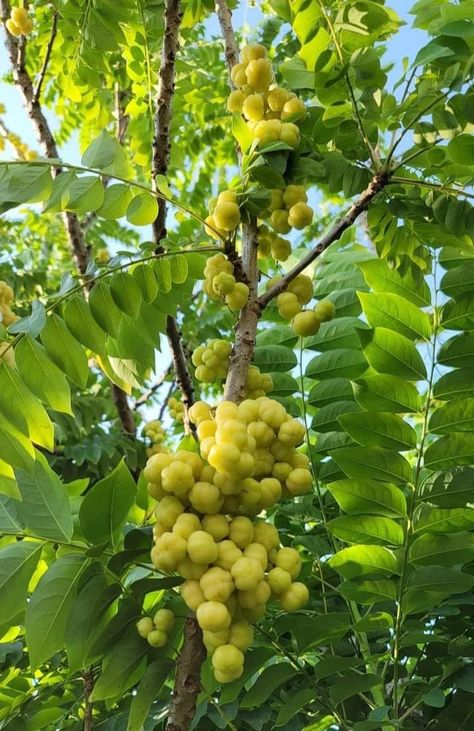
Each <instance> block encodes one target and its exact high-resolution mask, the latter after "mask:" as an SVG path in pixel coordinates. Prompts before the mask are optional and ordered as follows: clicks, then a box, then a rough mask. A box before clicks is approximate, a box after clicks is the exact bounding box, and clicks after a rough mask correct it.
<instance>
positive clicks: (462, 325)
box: [441, 293, 474, 330]
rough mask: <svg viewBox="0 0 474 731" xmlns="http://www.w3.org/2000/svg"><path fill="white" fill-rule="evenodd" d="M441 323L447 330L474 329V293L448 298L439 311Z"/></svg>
mask: <svg viewBox="0 0 474 731" xmlns="http://www.w3.org/2000/svg"><path fill="white" fill-rule="evenodd" d="M441 325H442V326H443V327H444V328H446V329H447V330H474V294H472V293H469V294H465V295H463V296H462V297H459V298H458V299H456V300H449V302H447V303H446V304H445V305H444V307H443V309H442V312H441Z"/></svg>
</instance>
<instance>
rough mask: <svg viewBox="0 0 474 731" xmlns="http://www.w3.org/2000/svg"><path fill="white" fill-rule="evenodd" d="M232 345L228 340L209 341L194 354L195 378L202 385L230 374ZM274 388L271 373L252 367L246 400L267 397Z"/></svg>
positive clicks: (246, 385)
mask: <svg viewBox="0 0 474 731" xmlns="http://www.w3.org/2000/svg"><path fill="white" fill-rule="evenodd" d="M231 352H232V344H231V343H230V342H229V341H228V340H219V339H217V338H216V339H215V340H209V342H208V343H207V344H206V345H199V346H198V347H197V348H196V349H195V350H194V352H193V355H192V362H193V365H194V366H195V367H196V371H195V376H196V378H197V380H198V381H201V382H202V383H213V382H214V381H217V380H220V379H224V378H225V377H226V376H227V373H228V372H229V366H230V354H231ZM272 388H273V380H272V377H271V375H270V374H269V373H260V368H258V367H257V366H250V367H249V369H248V371H247V378H246V381H245V388H244V391H243V395H244V398H250V399H255V398H258V397H259V396H265V395H266V394H267V393H269V392H270V391H271V390H272Z"/></svg>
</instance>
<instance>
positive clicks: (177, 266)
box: [169, 254, 188, 284]
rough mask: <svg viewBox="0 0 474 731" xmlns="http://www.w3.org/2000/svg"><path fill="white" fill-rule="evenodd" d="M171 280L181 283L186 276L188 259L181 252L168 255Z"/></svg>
mask: <svg viewBox="0 0 474 731" xmlns="http://www.w3.org/2000/svg"><path fill="white" fill-rule="evenodd" d="M169 263H170V271H171V281H172V282H174V283H175V284H183V283H184V282H185V281H186V280H187V278H188V260H187V259H186V257H185V256H184V255H183V254H176V255H175V256H170V257H169Z"/></svg>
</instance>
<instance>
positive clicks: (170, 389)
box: [158, 381, 176, 421]
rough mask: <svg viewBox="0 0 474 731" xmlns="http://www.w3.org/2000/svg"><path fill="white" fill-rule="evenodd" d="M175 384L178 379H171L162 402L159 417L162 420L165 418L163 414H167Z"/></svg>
mask: <svg viewBox="0 0 474 731" xmlns="http://www.w3.org/2000/svg"><path fill="white" fill-rule="evenodd" d="M175 386H176V381H171V383H170V387H169V389H168V393H167V394H166V396H165V397H164V399H163V403H162V404H161V407H160V411H159V413H158V419H159V421H161V420H162V419H163V416H164V415H165V411H166V407H167V405H168V401H169V400H170V398H171V394H172V393H173V391H174V389H175Z"/></svg>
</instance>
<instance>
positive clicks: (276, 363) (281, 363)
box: [252, 345, 298, 373]
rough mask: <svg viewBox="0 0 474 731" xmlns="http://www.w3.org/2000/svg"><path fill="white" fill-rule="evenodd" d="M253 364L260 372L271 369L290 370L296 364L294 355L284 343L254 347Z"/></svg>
mask: <svg viewBox="0 0 474 731" xmlns="http://www.w3.org/2000/svg"><path fill="white" fill-rule="evenodd" d="M252 362H253V364H254V365H256V366H258V367H259V368H260V370H261V371H262V373H269V372H272V371H277V372H278V371H291V370H292V369H293V368H295V366H296V364H297V362H298V361H297V358H296V355H295V354H294V352H293V351H292V350H290V348H287V347H285V346H284V345H268V346H265V347H257V348H255V352H254V357H253V361H252Z"/></svg>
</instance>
